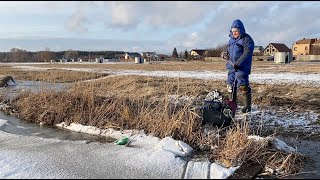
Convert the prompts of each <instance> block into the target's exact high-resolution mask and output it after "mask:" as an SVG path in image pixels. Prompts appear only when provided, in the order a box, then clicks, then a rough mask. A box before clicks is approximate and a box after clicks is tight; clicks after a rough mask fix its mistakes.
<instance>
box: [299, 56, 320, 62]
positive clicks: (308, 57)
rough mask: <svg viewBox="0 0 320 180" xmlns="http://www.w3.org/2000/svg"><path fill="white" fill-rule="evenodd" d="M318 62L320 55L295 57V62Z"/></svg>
mask: <svg viewBox="0 0 320 180" xmlns="http://www.w3.org/2000/svg"><path fill="white" fill-rule="evenodd" d="M317 60H320V55H296V56H295V61H317Z"/></svg>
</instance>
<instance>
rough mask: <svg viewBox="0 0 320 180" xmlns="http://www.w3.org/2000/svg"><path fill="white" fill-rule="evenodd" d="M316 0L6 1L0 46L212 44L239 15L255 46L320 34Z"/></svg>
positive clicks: (0, 13)
mask: <svg viewBox="0 0 320 180" xmlns="http://www.w3.org/2000/svg"><path fill="white" fill-rule="evenodd" d="M319 8H320V2H312V1H307V2H304V1H301V2H299V1H278V2H277V1H255V2H254V1H252V2H251V1H224V2H223V1H25V2H24V1H1V2H0V22H1V24H0V51H10V49H11V48H13V47H15V48H21V49H25V50H28V51H39V50H44V49H46V48H50V50H52V51H62V50H68V49H74V50H88V51H93V50H98V51H99V50H115V51H128V52H143V51H155V52H157V53H165V54H171V53H172V51H173V48H174V47H176V48H177V50H178V52H180V51H184V50H191V49H195V48H197V49H203V48H214V47H216V46H218V45H221V44H224V43H226V42H227V41H228V40H229V37H228V35H229V30H230V27H231V24H232V22H233V20H235V19H240V20H241V21H242V22H243V23H244V26H245V29H246V32H247V33H248V34H249V35H250V36H251V37H252V38H253V40H254V42H255V45H259V46H263V47H265V46H267V45H268V44H269V43H271V42H274V43H284V44H286V45H287V46H288V47H289V48H291V46H292V44H293V43H294V42H296V41H297V40H299V39H302V38H320V31H319V28H320V19H319V18H317V16H316V14H318V10H319Z"/></svg>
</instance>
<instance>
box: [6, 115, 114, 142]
mask: <svg viewBox="0 0 320 180" xmlns="http://www.w3.org/2000/svg"><path fill="white" fill-rule="evenodd" d="M0 119H4V120H7V121H8V124H7V125H5V126H2V127H0V130H1V131H4V132H7V133H11V134H17V135H23V136H37V137H42V138H52V139H60V140H71V141H79V140H85V141H87V143H91V142H100V143H110V142H114V141H115V140H116V139H114V138H111V137H107V138H106V137H103V136H97V135H91V134H85V133H78V132H73V131H69V130H63V129H60V128H58V127H50V126H40V125H38V124H33V123H29V122H26V121H22V120H20V119H18V118H16V117H14V116H10V115H6V114H4V113H3V112H1V111H0Z"/></svg>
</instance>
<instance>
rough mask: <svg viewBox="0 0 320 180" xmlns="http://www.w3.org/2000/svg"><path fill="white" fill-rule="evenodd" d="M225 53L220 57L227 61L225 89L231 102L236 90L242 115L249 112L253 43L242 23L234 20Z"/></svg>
mask: <svg viewBox="0 0 320 180" xmlns="http://www.w3.org/2000/svg"><path fill="white" fill-rule="evenodd" d="M229 37H230V40H229V42H228V47H227V52H222V53H221V57H222V58H223V59H225V60H226V61H227V64H226V67H227V69H228V79H227V87H228V92H229V93H230V99H231V101H236V99H237V88H239V90H240V92H241V94H242V96H243V98H244V107H243V108H242V109H241V112H242V113H246V112H250V111H251V87H250V84H249V75H250V73H251V65H252V54H253V49H254V41H253V39H252V38H251V36H250V35H249V34H247V33H246V30H245V28H244V26H243V23H242V22H241V21H240V20H239V19H236V20H234V21H233V23H232V25H231V30H230V34H229Z"/></svg>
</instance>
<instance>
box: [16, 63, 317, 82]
mask: <svg viewBox="0 0 320 180" xmlns="http://www.w3.org/2000/svg"><path fill="white" fill-rule="evenodd" d="M13 67H15V68H19V69H23V70H48V69H51V68H43V67H35V66H22V65H18V66H13ZM55 69H64V70H73V71H85V72H99V73H107V74H112V75H114V76H118V75H141V76H153V77H175V78H177V77H179V78H193V79H205V80H226V72H223V71H145V70H114V69H104V70H101V68H55ZM249 79H250V81H251V82H255V83H261V84H288V83H293V84H304V85H308V86H316V87H320V73H319V74H315V73H304V74H303V73H280V72H279V73H268V72H266V73H252V74H251V75H250V77H249Z"/></svg>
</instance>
